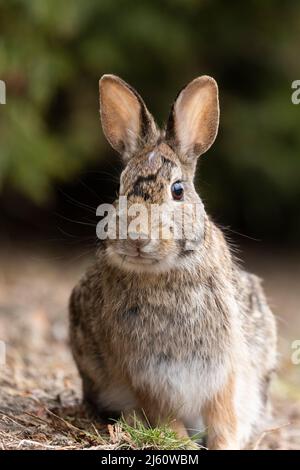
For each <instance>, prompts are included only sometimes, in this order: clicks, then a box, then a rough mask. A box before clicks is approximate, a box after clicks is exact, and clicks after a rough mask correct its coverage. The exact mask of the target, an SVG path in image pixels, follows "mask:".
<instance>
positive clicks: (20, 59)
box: [0, 0, 300, 236]
mask: <svg viewBox="0 0 300 470" xmlns="http://www.w3.org/2000/svg"><path fill="white" fill-rule="evenodd" d="M299 38H300V2H299V1H298V0H288V1H286V2H282V1H279V0H264V1H262V0H250V1H248V2H224V1H223V2H222V1H217V0H199V1H197V0H165V1H159V0H149V1H147V0H140V1H130V0H115V1H111V0H89V1H83V0H64V1H59V0H30V1H26V0H1V1H0V78H1V79H2V80H5V82H6V85H7V104H6V105H5V106H1V107H0V194H1V187H2V188H3V187H10V188H16V190H17V191H18V192H21V193H23V194H24V195H25V196H26V197H27V198H30V199H31V200H33V201H34V202H35V203H38V204H43V203H45V202H47V201H48V200H49V198H51V195H52V192H53V188H54V187H55V184H56V182H59V181H66V182H67V181H71V180H72V178H74V176H75V175H77V174H79V173H80V172H81V171H83V170H84V169H86V168H88V167H89V165H94V164H95V162H97V161H100V159H102V161H103V160H104V159H105V158H106V157H107V152H108V146H107V145H106V143H105V142H104V139H103V137H101V132H100V125H99V121H98V79H99V78H100V76H101V75H102V74H103V73H116V74H118V75H120V76H122V78H124V79H125V80H126V81H128V82H130V83H131V84H132V85H133V86H134V87H136V88H137V89H138V90H139V91H140V92H141V94H142V96H143V97H144V98H145V101H146V103H147V104H148V107H149V108H150V110H151V111H152V112H153V114H154V115H155V117H156V118H157V119H158V121H159V122H160V123H162V122H163V120H164V119H166V118H167V113H168V110H169V107H170V104H171V103H172V100H173V99H174V97H175V96H176V94H177V92H178V90H179V89H180V88H181V87H182V86H183V85H184V84H185V83H186V82H188V81H190V80H191V79H192V78H194V77H195V76H197V75H201V74H211V75H213V76H214V77H215V78H216V79H217V81H218V83H219V87H220V98H221V128H220V134H219V137H218V139H217V142H216V144H215V146H214V148H213V149H212V150H211V151H209V153H208V155H207V156H205V157H204V158H203V159H202V160H203V161H202V165H200V171H199V177H198V186H199V188H200V191H201V193H202V194H203V195H204V198H205V200H207V201H208V202H209V206H210V208H211V209H212V210H213V211H214V212H215V213H217V214H219V213H220V214H222V216H221V217H220V218H221V220H228V221H230V222H232V223H233V224H234V223H235V222H237V226H238V227H243V228H246V229H247V230H249V231H250V234H252V233H254V234H256V235H257V234H258V235H260V234H265V233H269V234H271V233H272V231H277V232H278V233H281V234H284V233H286V232H288V234H291V236H298V235H300V221H299V216H298V214H297V210H299V207H298V206H299V200H300V184H299V181H300V158H299V154H300V131H299V122H300V105H299V106H295V105H293V104H292V103H291V93H292V90H291V83H292V81H293V80H296V79H299V78H300V70H299V45H300V43H299ZM59 184H61V183H59ZM280 224H282V227H281V228H280V227H279V225H280Z"/></svg>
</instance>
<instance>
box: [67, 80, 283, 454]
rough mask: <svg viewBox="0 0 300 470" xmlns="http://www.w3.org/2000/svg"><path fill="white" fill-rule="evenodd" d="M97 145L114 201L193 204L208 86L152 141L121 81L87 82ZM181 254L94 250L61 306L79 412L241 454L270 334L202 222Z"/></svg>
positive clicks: (137, 243) (253, 296)
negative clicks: (96, 100)
mask: <svg viewBox="0 0 300 470" xmlns="http://www.w3.org/2000/svg"><path fill="white" fill-rule="evenodd" d="M99 88H100V117H101V122H102V128H103V131H104V134H105V136H106V138H107V140H108V142H109V143H110V144H111V146H112V147H113V149H115V150H116V151H117V152H118V153H119V154H120V155H121V157H122V160H123V163H124V168H123V171H122V173H121V175H120V190H119V196H124V197H126V198H127V201H128V203H129V204H133V203H136V202H139V203H143V204H144V205H145V206H147V207H150V206H151V204H155V203H159V204H162V203H164V204H165V205H166V206H169V207H172V208H173V209H174V208H175V210H176V208H179V207H181V206H182V205H183V204H186V203H188V202H189V203H191V204H196V203H201V204H202V201H201V199H200V197H199V195H198V194H197V192H196V190H195V187H194V183H193V179H194V175H195V171H196V164H197V159H198V157H199V156H200V155H202V154H203V153H205V152H206V151H207V150H208V149H209V148H210V146H211V145H212V144H213V142H214V140H215V138H216V135H217V131H218V125H219V99H218V86H217V83H216V81H215V80H214V79H213V78H211V77H209V76H200V77H198V78H196V79H194V80H193V81H192V82H190V83H189V84H188V85H187V86H185V87H184V88H183V89H182V90H181V92H180V93H179V95H178V97H177V99H176V100H175V102H174V104H173V106H172V108H171V112H170V117H169V119H168V122H167V125H166V126H165V128H164V130H160V129H159V128H158V126H157V125H156V123H155V121H154V119H153V117H152V115H151V114H150V112H149V111H148V109H147V107H146V105H145V103H144V101H143V100H142V98H141V97H140V95H139V94H138V93H137V92H136V91H135V90H134V89H133V88H132V87H131V86H129V85H128V84H127V83H125V82H124V81H123V80H122V79H121V78H119V77H117V76H115V75H104V76H103V77H102V78H101V79H100V82H99ZM197 223H198V225H196V230H198V231H199V233H200V235H199V237H198V238H197V240H196V241H195V243H194V246H193V249H189V248H188V240H185V239H184V237H183V238H182V239H180V240H178V239H176V238H175V237H173V238H172V237H169V238H168V239H160V238H158V239H155V240H154V239H151V237H149V236H148V238H142V237H139V236H137V237H136V238H135V239H134V238H133V239H131V238H129V237H127V239H118V238H117V239H106V240H103V241H102V242H101V243H100V246H99V248H98V250H97V253H96V256H95V261H94V263H93V264H92V266H91V267H90V268H89V269H88V271H87V273H86V274H85V275H84V277H83V278H82V280H81V281H80V282H79V284H78V285H77V286H76V287H75V288H74V290H73V292H72V294H71V297H70V308H69V310H70V342H71V348H72V352H73V356H74V359H75V362H76V364H77V367H78V370H79V373H80V375H81V379H82V389H83V402H84V403H85V404H86V406H87V407H88V408H89V409H91V410H93V412H95V413H97V416H99V417H100V418H101V419H104V420H106V419H116V418H117V417H119V416H121V415H123V416H125V417H126V416H127V417H128V419H129V417H130V416H132V414H133V413H135V412H136V413H137V414H139V416H142V415H144V416H145V417H146V418H147V422H148V423H149V425H151V426H159V425H160V424H164V423H169V425H170V426H171V428H172V429H174V431H175V432H176V433H177V435H178V436H179V437H188V436H191V435H192V434H193V433H194V432H205V433H206V435H207V441H206V445H207V447H208V449H214V450H228V449H243V448H245V447H246V446H249V443H250V442H251V441H252V440H253V439H254V438H255V435H256V434H257V433H258V432H259V430H261V429H262V426H264V423H265V419H266V417H267V416H268V414H269V409H270V405H269V393H268V390H269V383H270V379H271V376H272V373H273V371H274V370H275V368H276V342H277V340H276V322H275V319H274V316H273V314H272V312H271V310H270V308H269V307H268V304H267V301H266V298H265V295H264V292H263V290H262V287H261V281H260V279H259V278H258V277H256V276H255V275H253V274H250V273H247V272H245V271H244V270H242V269H241V268H240V266H239V264H238V262H237V261H236V260H235V257H234V256H233V254H232V253H231V250H230V247H229V245H228V243H227V241H226V240H225V237H224V235H223V233H222V231H221V230H220V229H219V228H218V227H217V226H216V225H215V224H214V222H213V221H212V220H211V218H210V217H209V216H208V215H207V214H206V212H205V209H204V206H203V214H202V216H201V217H200V218H199V221H198V222H197Z"/></svg>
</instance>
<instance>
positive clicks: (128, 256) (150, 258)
mask: <svg viewBox="0 0 300 470" xmlns="http://www.w3.org/2000/svg"><path fill="white" fill-rule="evenodd" d="M106 254H107V255H108V259H109V260H110V262H112V263H113V264H115V265H118V266H119V267H120V268H124V269H125V270H129V271H135V272H144V271H147V272H148V271H149V272H159V271H163V270H165V269H167V268H169V267H170V265H171V264H172V261H173V257H170V254H168V255H167V254H166V255H165V256H164V255H163V254H160V253H158V252H157V251H153V252H151V253H149V252H148V253H143V252H142V251H141V250H140V251H131V250H125V249H122V248H121V247H113V246H108V247H107V248H106ZM170 258H172V259H170Z"/></svg>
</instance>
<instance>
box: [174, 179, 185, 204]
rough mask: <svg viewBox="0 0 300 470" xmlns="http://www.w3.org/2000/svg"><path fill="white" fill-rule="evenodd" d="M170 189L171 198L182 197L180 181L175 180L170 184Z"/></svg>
mask: <svg viewBox="0 0 300 470" xmlns="http://www.w3.org/2000/svg"><path fill="white" fill-rule="evenodd" d="M171 191H172V196H173V199H175V200H176V201H180V199H182V198H183V193H184V189H183V184H182V183H181V182H180V181H176V183H173V184H172V186H171Z"/></svg>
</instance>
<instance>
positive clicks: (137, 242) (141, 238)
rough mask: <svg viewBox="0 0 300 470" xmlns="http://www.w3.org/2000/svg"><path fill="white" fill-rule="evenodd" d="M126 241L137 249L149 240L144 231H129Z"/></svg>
mask: <svg viewBox="0 0 300 470" xmlns="http://www.w3.org/2000/svg"><path fill="white" fill-rule="evenodd" d="M128 242H129V244H130V245H131V246H134V247H135V248H137V249H141V248H144V247H145V246H146V245H148V243H149V242H150V240H149V238H148V237H147V235H146V234H145V233H132V232H131V233H129V234H128Z"/></svg>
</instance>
